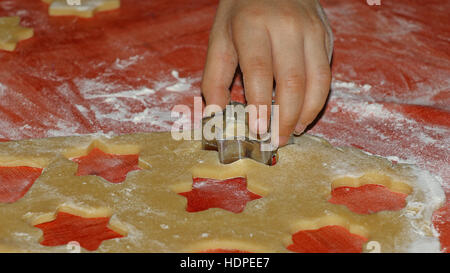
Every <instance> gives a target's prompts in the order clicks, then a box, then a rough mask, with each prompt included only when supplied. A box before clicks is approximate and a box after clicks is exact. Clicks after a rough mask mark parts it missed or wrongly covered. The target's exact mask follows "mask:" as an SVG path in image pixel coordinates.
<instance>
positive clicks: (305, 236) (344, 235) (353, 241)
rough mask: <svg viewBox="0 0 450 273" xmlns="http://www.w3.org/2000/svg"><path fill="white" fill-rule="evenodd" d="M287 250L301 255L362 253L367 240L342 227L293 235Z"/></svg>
mask: <svg viewBox="0 0 450 273" xmlns="http://www.w3.org/2000/svg"><path fill="white" fill-rule="evenodd" d="M292 241H293V244H291V245H289V246H288V247H287V248H288V249H289V250H290V251H293V252H299V253H361V252H362V250H363V244H364V243H365V242H366V241H367V239H366V238H364V237H362V236H359V235H355V234H352V233H350V232H348V230H347V229H345V228H343V227H341V226H325V227H321V228H319V229H314V230H301V231H299V232H297V233H295V234H294V235H292Z"/></svg>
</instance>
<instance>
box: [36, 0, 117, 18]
mask: <svg viewBox="0 0 450 273" xmlns="http://www.w3.org/2000/svg"><path fill="white" fill-rule="evenodd" d="M42 1H44V2H46V3H48V4H50V6H49V8H48V13H49V14H50V15H51V16H67V15H73V16H79V17H85V18H90V17H93V16H94V14H95V13H97V12H101V11H108V10H115V9H118V8H119V7H120V0H42Z"/></svg>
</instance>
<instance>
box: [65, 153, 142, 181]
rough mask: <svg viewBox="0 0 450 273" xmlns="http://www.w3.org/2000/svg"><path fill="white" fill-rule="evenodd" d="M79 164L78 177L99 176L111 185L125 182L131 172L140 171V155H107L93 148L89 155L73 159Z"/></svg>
mask: <svg viewBox="0 0 450 273" xmlns="http://www.w3.org/2000/svg"><path fill="white" fill-rule="evenodd" d="M72 161H74V162H76V163H78V171H77V173H76V175H78V176H83V175H97V176H100V177H103V178H104V179H106V180H107V181H109V182H111V183H121V182H123V181H124V180H125V179H126V177H127V174H128V173H129V172H131V171H136V170H140V169H141V168H139V155H115V154H107V153H104V152H103V151H102V150H100V149H98V148H93V149H92V150H91V151H90V152H89V154H88V155H85V156H81V157H78V158H73V159H72Z"/></svg>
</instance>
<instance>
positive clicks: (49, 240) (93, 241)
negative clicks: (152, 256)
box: [35, 212, 123, 251]
mask: <svg viewBox="0 0 450 273" xmlns="http://www.w3.org/2000/svg"><path fill="white" fill-rule="evenodd" d="M108 223H109V217H98V218H83V217H80V216H76V215H72V214H69V213H65V212H58V215H57V216H56V219H55V220H53V221H51V222H47V223H42V224H39V225H36V226H35V227H37V228H40V229H42V231H43V232H44V235H43V240H42V241H41V245H44V246H60V245H66V244H67V243H69V242H72V241H76V242H78V243H79V244H80V246H81V247H83V248H84V249H86V250H89V251H94V250H96V249H98V247H99V246H100V245H101V244H102V242H103V241H105V240H109V239H113V238H120V237H123V236H122V235H121V234H119V233H117V232H115V231H113V230H111V229H109V228H108V227H107V225H108Z"/></svg>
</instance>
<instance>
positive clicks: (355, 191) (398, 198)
mask: <svg viewBox="0 0 450 273" xmlns="http://www.w3.org/2000/svg"><path fill="white" fill-rule="evenodd" d="M406 197H408V195H407V194H403V193H397V192H392V191H390V190H389V189H388V188H386V187H385V186H383V185H373V184H367V185H363V186H360V187H338V188H335V189H333V190H332V191H331V198H330V199H329V200H328V202H330V203H333V204H337V205H345V206H346V207H347V208H348V209H349V210H351V211H353V212H356V213H359V214H371V213H375V212H379V211H383V210H400V209H402V208H404V207H405V206H406V200H405V199H406Z"/></svg>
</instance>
